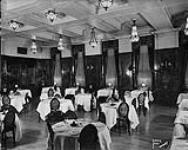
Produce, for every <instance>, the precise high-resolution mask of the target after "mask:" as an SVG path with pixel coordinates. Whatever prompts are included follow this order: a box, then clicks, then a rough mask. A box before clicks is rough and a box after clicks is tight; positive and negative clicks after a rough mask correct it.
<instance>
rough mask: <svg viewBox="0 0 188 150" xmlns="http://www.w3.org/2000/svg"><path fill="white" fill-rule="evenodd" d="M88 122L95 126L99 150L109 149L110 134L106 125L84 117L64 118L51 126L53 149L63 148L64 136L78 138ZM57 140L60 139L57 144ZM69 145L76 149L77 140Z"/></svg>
mask: <svg viewBox="0 0 188 150" xmlns="http://www.w3.org/2000/svg"><path fill="white" fill-rule="evenodd" d="M73 122H75V123H76V126H71V124H72V123H73ZM88 124H93V125H95V126H96V128H97V131H98V138H99V144H100V148H101V150H110V144H111V136H110V131H109V129H108V128H107V126H106V125H105V124H103V123H101V122H99V121H93V120H90V119H85V118H80V119H77V120H65V121H63V122H59V123H57V124H55V125H53V126H52V129H53V131H54V143H55V150H64V141H65V138H69V137H72V138H74V139H78V138H79V135H80V132H81V131H82V129H83V128H84V127H85V126H86V125H88ZM58 140H60V145H58V144H57V143H58ZM70 146H74V147H75V149H76V150H77V149H79V144H78V141H77V140H75V145H70Z"/></svg>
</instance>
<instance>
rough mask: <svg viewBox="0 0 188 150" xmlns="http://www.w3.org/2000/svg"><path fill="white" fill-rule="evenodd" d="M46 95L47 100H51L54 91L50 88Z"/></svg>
mask: <svg viewBox="0 0 188 150" xmlns="http://www.w3.org/2000/svg"><path fill="white" fill-rule="evenodd" d="M47 95H48V99H52V98H53V97H54V90H53V89H52V88H50V89H49V90H48V93H47Z"/></svg>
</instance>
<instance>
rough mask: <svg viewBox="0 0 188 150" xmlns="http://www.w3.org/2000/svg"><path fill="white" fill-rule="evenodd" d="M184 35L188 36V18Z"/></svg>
mask: <svg viewBox="0 0 188 150" xmlns="http://www.w3.org/2000/svg"><path fill="white" fill-rule="evenodd" d="M184 34H185V35H187V36H188V17H187V20H186V24H185V29H184Z"/></svg>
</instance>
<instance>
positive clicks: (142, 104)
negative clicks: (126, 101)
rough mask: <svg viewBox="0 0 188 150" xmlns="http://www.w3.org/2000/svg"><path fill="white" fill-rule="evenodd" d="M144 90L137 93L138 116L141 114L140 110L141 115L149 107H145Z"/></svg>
mask: <svg viewBox="0 0 188 150" xmlns="http://www.w3.org/2000/svg"><path fill="white" fill-rule="evenodd" d="M146 96H147V94H146V92H143V93H140V94H139V95H138V98H137V99H138V107H137V112H138V116H140V115H141V112H143V115H144V116H146V113H147V110H148V108H149V107H147V105H148V102H147V99H146Z"/></svg>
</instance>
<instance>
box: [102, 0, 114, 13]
mask: <svg viewBox="0 0 188 150" xmlns="http://www.w3.org/2000/svg"><path fill="white" fill-rule="evenodd" d="M99 4H100V6H101V7H103V8H104V9H105V10H106V11H107V10H108V8H109V7H111V6H112V5H113V0H99Z"/></svg>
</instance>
